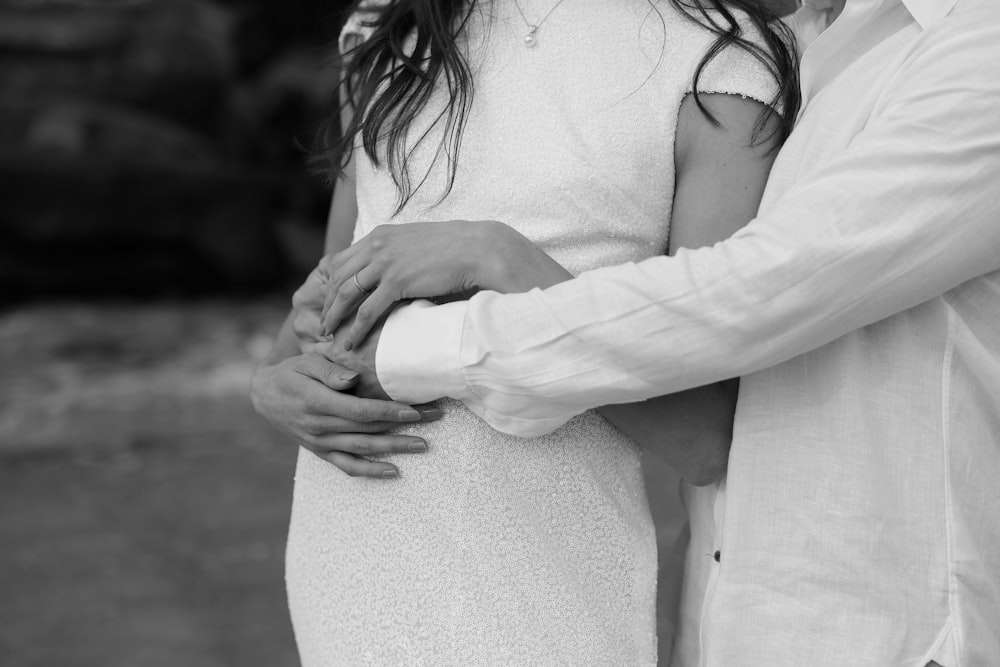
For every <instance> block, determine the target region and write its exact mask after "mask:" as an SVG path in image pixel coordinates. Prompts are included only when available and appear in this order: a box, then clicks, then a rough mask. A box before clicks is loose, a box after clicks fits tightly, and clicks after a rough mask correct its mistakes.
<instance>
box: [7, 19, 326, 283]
mask: <svg viewBox="0 0 1000 667" xmlns="http://www.w3.org/2000/svg"><path fill="white" fill-rule="evenodd" d="M306 5H308V7H310V8H312V10H313V11H315V3H294V2H291V3H283V4H282V5H281V6H280V7H278V6H275V5H273V4H267V3H265V4H261V3H253V2H249V1H247V2H230V3H227V4H218V3H214V2H210V1H208V0H117V1H114V0H106V1H104V2H93V1H92V0H31V1H28V0H0V191H2V199H3V202H4V203H3V206H2V207H0V297H3V296H7V297H10V296H14V297H15V298H16V297H19V296H31V295H38V294H49V293H61V294H66V293H72V294H81V293H86V294H95V293H107V294H120V293H125V294H149V293H201V292H206V291H208V292H217V291H225V290H231V289H238V290H261V289H267V288H270V287H274V286H276V285H280V284H282V282H283V281H286V280H288V279H289V277H291V278H293V279H294V278H297V277H299V276H300V275H301V273H302V271H303V268H306V269H308V266H309V265H310V264H311V263H312V262H315V260H316V259H318V257H319V255H320V254H321V249H322V248H321V243H320V242H317V243H316V247H315V248H310V244H311V243H312V239H314V238H320V237H321V230H322V226H323V223H324V220H325V215H324V212H325V207H326V201H327V199H328V197H329V194H328V193H327V192H325V191H324V188H323V187H322V186H321V185H320V184H319V181H318V180H317V179H315V178H313V177H311V176H309V175H308V174H307V173H306V171H305V168H304V153H303V151H302V149H301V148H299V147H298V145H299V144H306V145H308V143H309V141H310V140H311V136H312V132H313V128H314V127H315V125H316V123H317V122H318V120H319V119H320V118H321V114H322V113H324V112H328V111H329V110H328V109H327V108H326V103H327V101H328V99H329V97H330V94H331V93H332V91H333V89H334V87H335V74H333V73H331V72H330V71H329V70H325V69H324V68H323V67H322V64H323V60H324V58H325V56H324V52H323V50H322V49H321V48H320V47H318V46H317V45H316V44H314V43H313V44H310V41H309V39H308V38H306V37H305V36H303V35H301V34H300V35H299V36H298V38H297V39H296V38H295V37H294V32H295V31H294V29H290V28H289V25H287V24H284V25H282V24H281V23H280V22H276V23H275V29H274V31H273V32H272V34H270V35H269V36H266V37H262V36H260V35H259V38H258V39H257V40H256V42H254V40H253V39H247V37H246V35H247V34H248V29H247V27H246V26H247V25H250V26H252V28H251V29H250V30H249V33H250V34H253V33H255V32H256V33H260V34H261V35H262V34H263V33H266V32H267V26H266V24H265V23H263V22H262V21H261V17H266V16H268V13H269V12H272V13H273V12H279V13H281V14H282V15H286V14H287V15H291V16H293V17H294V16H298V17H299V18H300V19H301V18H302V17H303V16H304V15H305V14H303V12H306V13H308V11H309V10H306V9H303V7H304V6H306ZM296 7H297V8H298V9H296ZM303 26H304V24H302V25H299V28H300V29H302V28H303ZM261 31H263V32H261ZM331 41H332V37H331ZM264 42H268V44H269V45H268V46H267V47H266V48H264V47H262V46H261V44H263V43H264ZM254 43H256V46H255V47H254V49H255V50H254V53H252V54H251V55H250V56H247V55H246V54H243V53H241V48H243V47H244V46H246V45H247V44H251V45H252V44H254ZM248 63H253V66H252V67H251V66H249V65H248ZM289 220H295V221H296V225H298V227H297V229H298V230H299V232H301V233H296V234H294V235H292V236H291V237H290V236H289V233H288V221H289ZM303 221H305V222H304V225H305V227H306V228H308V227H309V226H310V225H311V226H312V227H313V228H314V230H315V231H309V230H308V229H304V228H303ZM290 238H291V239H293V241H291V242H290V241H289V239H290ZM303 265H305V267H303Z"/></svg>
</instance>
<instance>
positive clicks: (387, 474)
mask: <svg viewBox="0 0 1000 667" xmlns="http://www.w3.org/2000/svg"><path fill="white" fill-rule="evenodd" d="M397 477H399V471H398V470H384V471H382V479H396V478H397Z"/></svg>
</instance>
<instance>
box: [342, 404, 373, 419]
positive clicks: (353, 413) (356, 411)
mask: <svg viewBox="0 0 1000 667" xmlns="http://www.w3.org/2000/svg"><path fill="white" fill-rule="evenodd" d="M345 413H346V414H345V416H346V417H347V419H350V420H351V421H354V422H364V421H366V419H367V416H368V415H367V410H365V408H364V407H363V406H361V405H351V406H349V407H348V408H347V409H346V410H345Z"/></svg>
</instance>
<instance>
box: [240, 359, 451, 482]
mask: <svg viewBox="0 0 1000 667" xmlns="http://www.w3.org/2000/svg"><path fill="white" fill-rule="evenodd" d="M358 379H359V376H358V374H357V373H354V372H353V371H351V370H349V369H347V368H346V367H344V366H341V365H339V364H336V363H334V362H332V361H330V360H329V359H327V358H325V357H323V356H322V355H320V354H303V355H298V356H294V357H289V358H287V359H285V360H284V361H281V362H279V363H276V364H264V365H262V366H260V367H259V368H258V369H257V371H256V372H255V373H254V377H253V381H252V383H251V387H250V395H251V398H252V400H253V405H254V409H255V410H256V411H257V412H258V413H259V414H260V415H262V416H263V417H264V418H265V419H267V420H268V421H269V422H271V423H272V424H273V425H274V426H275V427H277V428H278V429H280V430H282V431H284V432H285V433H287V434H288V435H290V436H292V437H293V438H295V439H296V440H297V441H298V442H299V443H300V444H301V445H302V446H303V447H305V448H306V449H308V450H309V451H311V452H312V453H313V454H315V455H316V456H319V457H320V458H322V459H325V460H326V461H329V462H330V463H332V464H333V465H335V466H336V467H338V468H340V469H341V470H343V471H344V472H345V473H347V474H348V475H350V476H352V477H358V476H360V477H375V478H380V479H394V478H396V477H398V476H399V470H398V469H397V468H396V466H394V465H392V464H390V463H386V462H382V461H369V460H367V459H365V458H363V457H365V456H370V455H377V454H396V453H420V452H425V451H427V443H426V442H425V441H424V440H423V439H421V438H417V437H414V436H408V435H387V434H385V433H384V432H385V431H387V430H389V429H391V428H393V427H395V426H398V425H400V424H405V423H412V422H418V421H433V420H435V419H438V418H440V417H441V410H440V409H439V408H435V407H418V408H413V407H410V406H408V405H404V404H402V403H396V402H394V401H381V400H374V399H370V398H359V397H357V396H352V395H351V394H347V393H344V392H346V391H349V390H353V389H354V388H355V385H356V384H357V383H358Z"/></svg>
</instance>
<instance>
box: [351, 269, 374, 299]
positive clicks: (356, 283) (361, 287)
mask: <svg viewBox="0 0 1000 667" xmlns="http://www.w3.org/2000/svg"><path fill="white" fill-rule="evenodd" d="M358 273H361V272H360V271H358ZM358 273H355V274H354V275H353V276H351V279H352V280H353V281H354V286H355V287H357V288H358V291H360V292H361V293H362V294H371V293H372V291H371V290H370V289H365V287H364V285H362V284H361V281H360V280H358Z"/></svg>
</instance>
